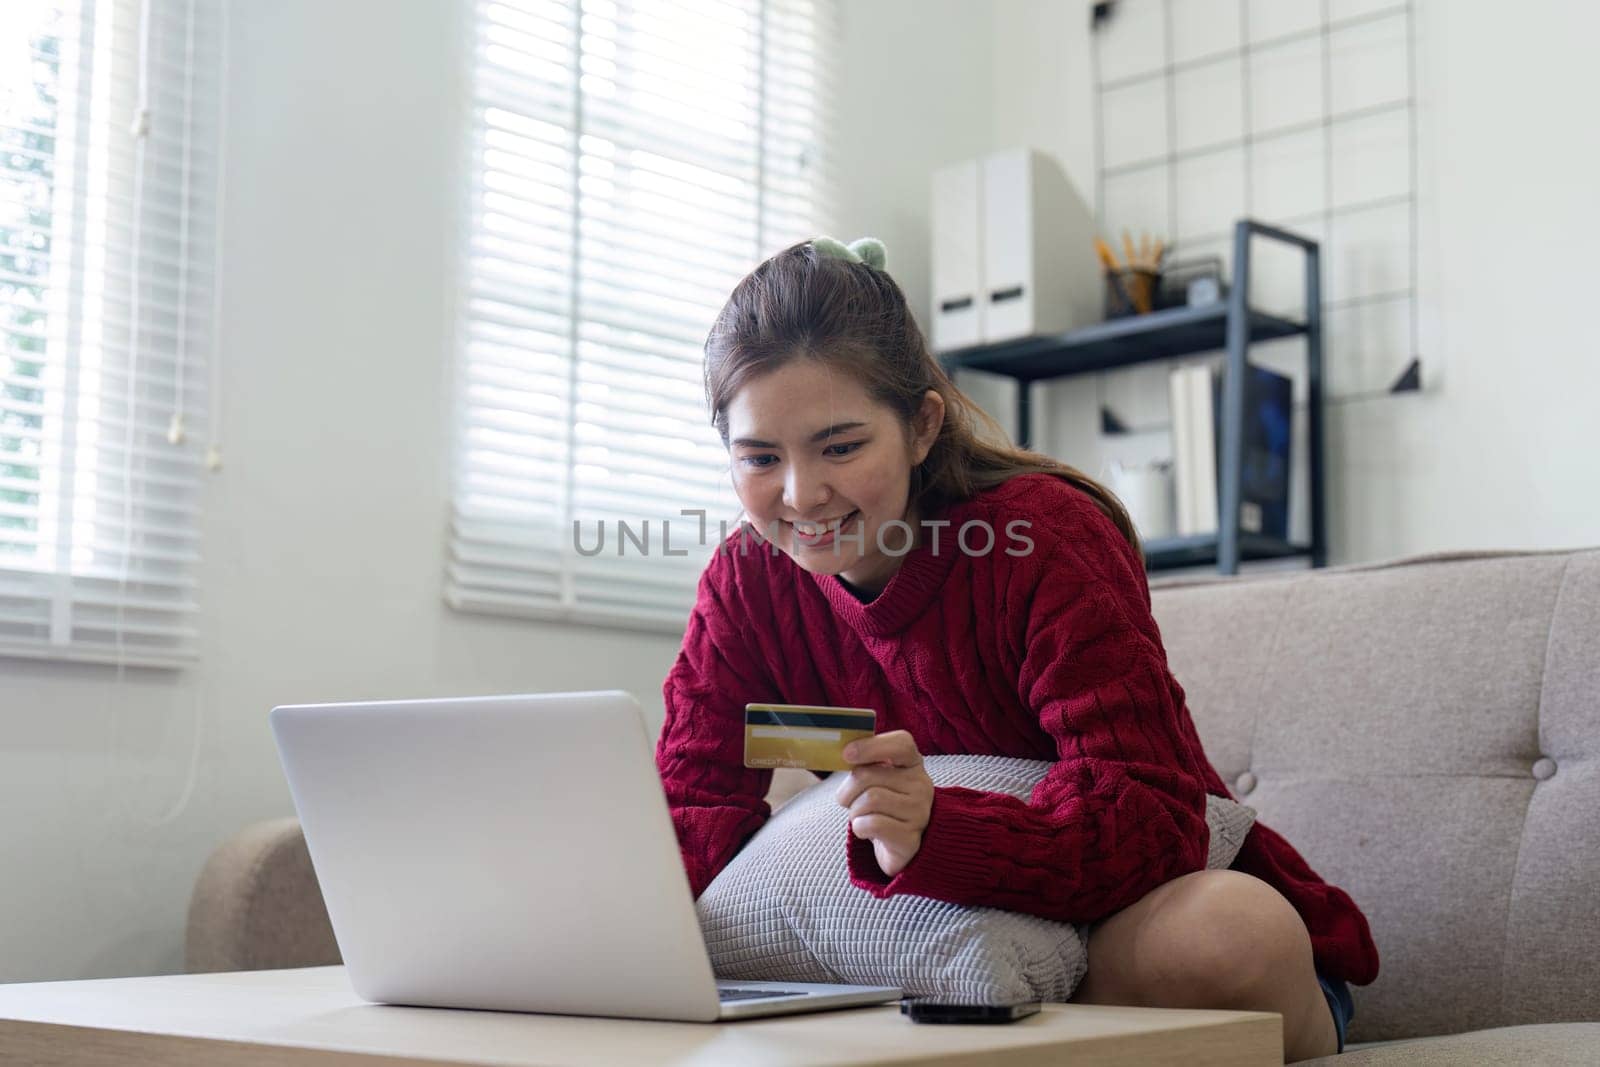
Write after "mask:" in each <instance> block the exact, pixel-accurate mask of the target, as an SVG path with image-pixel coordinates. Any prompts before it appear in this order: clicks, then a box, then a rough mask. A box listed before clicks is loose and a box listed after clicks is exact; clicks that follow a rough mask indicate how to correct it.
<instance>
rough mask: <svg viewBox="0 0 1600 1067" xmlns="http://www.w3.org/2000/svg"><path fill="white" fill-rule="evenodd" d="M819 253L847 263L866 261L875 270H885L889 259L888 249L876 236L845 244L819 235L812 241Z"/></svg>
mask: <svg viewBox="0 0 1600 1067" xmlns="http://www.w3.org/2000/svg"><path fill="white" fill-rule="evenodd" d="M811 247H812V248H814V249H816V251H817V254H818V255H823V256H828V257H829V258H831V259H842V260H844V261H845V262H846V263H864V264H866V265H867V266H869V267H871V268H872V269H873V270H883V269H884V265H885V264H886V263H888V261H889V253H888V250H887V249H885V248H884V247H883V242H882V241H880V240H878V239H877V238H876V237H862V238H858V239H857V240H854V241H851V242H850V243H849V244H845V243H844V242H843V241H837V240H835V239H834V238H832V237H818V238H816V239H815V240H813V241H812V242H811Z"/></svg>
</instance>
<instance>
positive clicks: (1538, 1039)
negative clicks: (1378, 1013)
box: [1301, 1023, 1600, 1067]
mask: <svg viewBox="0 0 1600 1067" xmlns="http://www.w3.org/2000/svg"><path fill="white" fill-rule="evenodd" d="M1301 1062H1302V1064H1303V1065H1305V1067H1310V1065H1313V1064H1321V1065H1322V1067H1399V1065H1402V1064H1403V1065H1404V1067H1472V1065H1477V1064H1483V1065H1485V1067H1487V1065H1489V1064H1494V1065H1496V1067H1498V1065H1500V1064H1506V1063H1529V1064H1538V1065H1539V1067H1563V1065H1570V1067H1592V1065H1593V1064H1596V1063H1600V1023H1549V1024H1545V1025H1543V1026H1507V1027H1503V1028H1501V1029H1498V1030H1476V1031H1474V1032H1472V1033H1469V1034H1451V1035H1450V1036H1449V1037H1429V1038H1424V1039H1423V1040H1421V1041H1390V1042H1385V1043H1383V1044H1377V1045H1365V1046H1351V1045H1346V1046H1345V1051H1344V1055H1342V1056H1338V1057H1334V1056H1323V1057H1320V1058H1318V1059H1314V1060H1303V1061H1301Z"/></svg>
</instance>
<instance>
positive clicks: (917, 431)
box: [911, 389, 944, 464]
mask: <svg viewBox="0 0 1600 1067" xmlns="http://www.w3.org/2000/svg"><path fill="white" fill-rule="evenodd" d="M943 428H944V397H943V396H940V395H939V390H937V389H929V390H928V391H927V392H926V393H924V394H922V407H921V408H920V409H919V410H918V411H917V416H916V419H915V420H914V421H913V430H914V433H913V436H912V440H911V456H912V463H913V464H917V463H921V462H922V461H923V460H925V459H927V458H928V452H929V451H930V450H932V448H933V442H934V441H936V440H938V438H939V431H940V430H941V429H943Z"/></svg>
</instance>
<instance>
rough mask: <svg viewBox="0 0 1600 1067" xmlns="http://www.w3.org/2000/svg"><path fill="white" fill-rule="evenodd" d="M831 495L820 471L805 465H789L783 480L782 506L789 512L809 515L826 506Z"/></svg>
mask: <svg viewBox="0 0 1600 1067" xmlns="http://www.w3.org/2000/svg"><path fill="white" fill-rule="evenodd" d="M831 495H832V491H831V490H830V489H829V488H828V485H827V479H826V478H824V477H822V476H821V472H820V471H814V470H813V469H812V468H811V467H810V466H809V465H806V464H801V463H791V464H789V470H788V473H787V474H786V475H785V476H784V479H783V504H784V506H785V507H787V508H788V509H789V510H790V511H794V512H798V513H799V514H801V515H811V514H813V513H814V512H815V511H816V509H817V508H819V507H821V506H822V505H823V504H826V503H827V502H828V498H829V497H830V496H831Z"/></svg>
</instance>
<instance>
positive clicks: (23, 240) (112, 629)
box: [0, 0, 220, 665]
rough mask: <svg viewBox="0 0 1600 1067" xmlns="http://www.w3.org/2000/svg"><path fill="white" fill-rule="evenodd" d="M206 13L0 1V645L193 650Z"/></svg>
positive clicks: (212, 112)
mask: <svg viewBox="0 0 1600 1067" xmlns="http://www.w3.org/2000/svg"><path fill="white" fill-rule="evenodd" d="M218 22H219V12H218V10H217V0H144V2H143V3H140V2H138V0H4V2H3V3H0V655H23V656H48V657H52V658H65V659H81V660H92V661H103V662H113V663H134V664H154V665H177V664H180V663H182V662H184V661H185V660H186V659H188V658H191V657H192V655H193V653H194V648H195V621H194V620H195V615H196V608H195V600H196V589H195V576H194V570H195V564H196V561H197V558H198V543H197V542H198V536H199V528H198V510H199V500H198V498H199V491H198V490H199V485H198V483H199V477H200V470H201V467H202V465H203V462H204V457H203V456H202V455H201V454H200V450H204V449H205V447H206V444H205V442H206V439H207V438H206V434H207V429H208V427H207V423H208V419H207V411H206V406H205V404H206V397H207V393H208V390H207V384H208V383H207V380H206V367H207V359H206V356H207V351H208V348H209V345H210V323H211V320H212V317H213V316H212V300H213V269H214V261H213V255H212V248H213V243H214V236H215V235H214V231H215V229H216V220H215V212H214V210H213V206H214V204H215V201H216V192H217V190H216V175H217V153H218V136H217V122H218V118H217V99H218V96H219V90H220V85H219V82H220V74H219V71H218V66H219V63H218V59H217V55H218V51H219V25H218Z"/></svg>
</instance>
